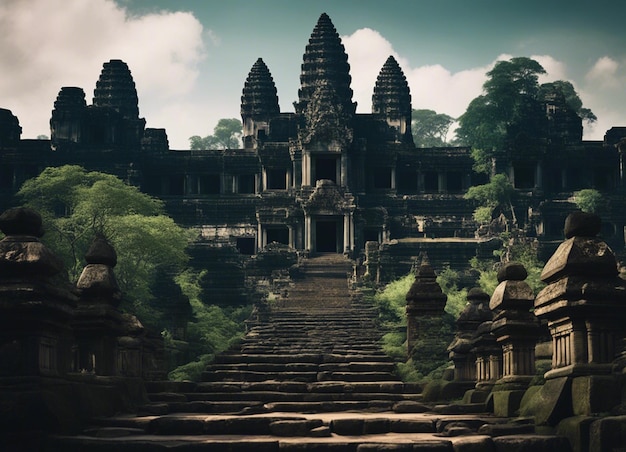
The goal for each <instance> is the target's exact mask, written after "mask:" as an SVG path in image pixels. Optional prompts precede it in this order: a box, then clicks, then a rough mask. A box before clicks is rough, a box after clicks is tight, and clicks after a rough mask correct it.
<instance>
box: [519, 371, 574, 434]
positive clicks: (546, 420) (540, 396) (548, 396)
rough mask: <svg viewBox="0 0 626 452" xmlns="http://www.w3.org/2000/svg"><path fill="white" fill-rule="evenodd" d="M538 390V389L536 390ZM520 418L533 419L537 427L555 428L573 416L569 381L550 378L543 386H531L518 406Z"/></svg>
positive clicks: (565, 378) (563, 378) (564, 378)
mask: <svg viewBox="0 0 626 452" xmlns="http://www.w3.org/2000/svg"><path fill="white" fill-rule="evenodd" d="M537 388H539V389H537ZM519 414H520V416H524V417H530V416H532V417H534V418H535V424H537V425H546V424H547V425H551V426H555V425H557V424H558V423H559V421H560V420H561V419H564V418H566V417H570V416H572V415H573V411H572V393H571V379H569V378H567V377H560V378H552V379H550V380H547V381H546V382H545V384H544V385H543V386H540V387H537V386H531V387H530V388H528V390H527V391H526V394H525V395H524V397H523V398H522V402H521V404H520V411H519Z"/></svg>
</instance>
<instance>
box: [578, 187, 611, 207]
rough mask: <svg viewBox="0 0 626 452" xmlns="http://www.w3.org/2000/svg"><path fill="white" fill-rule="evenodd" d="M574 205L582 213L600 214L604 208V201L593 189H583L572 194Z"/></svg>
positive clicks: (600, 194)
mask: <svg viewBox="0 0 626 452" xmlns="http://www.w3.org/2000/svg"><path fill="white" fill-rule="evenodd" d="M574 204H576V207H578V208H579V209H580V210H582V211H583V212H588V213H600V212H601V211H602V210H603V209H604V208H606V200H605V199H604V196H602V193H600V192H599V191H598V190H595V189H593V188H585V189H584V190H580V191H577V192H575V193H574Z"/></svg>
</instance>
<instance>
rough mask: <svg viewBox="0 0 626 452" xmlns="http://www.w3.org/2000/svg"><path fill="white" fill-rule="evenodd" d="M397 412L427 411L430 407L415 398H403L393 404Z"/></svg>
mask: <svg viewBox="0 0 626 452" xmlns="http://www.w3.org/2000/svg"><path fill="white" fill-rule="evenodd" d="M393 411H394V412H396V413H425V412H427V411H430V407H429V406H427V405H424V404H423V403H420V402H415V401H413V400H402V401H400V402H398V403H396V404H395V405H394V406H393Z"/></svg>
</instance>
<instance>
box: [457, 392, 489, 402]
mask: <svg viewBox="0 0 626 452" xmlns="http://www.w3.org/2000/svg"><path fill="white" fill-rule="evenodd" d="M488 396H489V392H487V391H480V390H478V389H470V390H469V391H466V392H465V394H463V403H485V401H486V400H487V397H488Z"/></svg>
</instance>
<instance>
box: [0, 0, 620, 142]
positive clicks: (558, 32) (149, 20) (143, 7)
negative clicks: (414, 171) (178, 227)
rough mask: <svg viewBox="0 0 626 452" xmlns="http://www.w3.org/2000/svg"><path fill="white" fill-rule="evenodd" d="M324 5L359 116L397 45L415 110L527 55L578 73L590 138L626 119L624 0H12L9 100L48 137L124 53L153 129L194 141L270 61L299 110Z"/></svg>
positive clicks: (0, 11) (476, 88) (554, 73)
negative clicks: (64, 96)
mask: <svg viewBox="0 0 626 452" xmlns="http://www.w3.org/2000/svg"><path fill="white" fill-rule="evenodd" d="M324 12H325V13H327V14H328V15H329V16H330V18H331V20H332V22H333V24H334V25H335V28H336V29H337V31H338V33H339V35H340V36H341V39H342V42H343V44H344V46H345V48H346V52H347V54H348V61H349V63H350V66H351V70H350V73H351V76H352V89H353V91H354V96H353V100H354V101H356V102H357V103H358V106H357V112H359V113H369V112H370V111H371V98H372V93H373V89H374V84H375V82H376V77H377V75H378V73H379V71H380V69H381V68H382V66H383V64H384V62H385V60H386V59H387V57H388V56H389V55H393V56H394V57H395V58H396V60H398V62H399V64H400V66H401V68H402V70H403V71H404V74H405V75H406V77H407V81H408V83H409V88H410V90H411V95H412V104H413V108H415V109H422V108H426V109H431V110H435V111H436V112H437V113H445V114H448V115H450V116H452V117H455V118H456V117H458V116H460V115H461V114H463V112H464V111H465V109H466V108H467V105H468V104H469V102H470V101H471V100H472V99H474V98H475V97H476V96H478V95H480V94H481V93H482V85H483V83H484V82H485V80H486V73H487V72H488V71H489V70H490V69H491V68H492V67H493V65H494V64H495V62H496V61H498V60H507V59H509V58H511V57H517V56H523V57H531V58H534V59H535V60H537V61H538V62H539V63H541V64H542V66H543V67H544V68H545V69H546V71H547V74H546V75H545V76H542V77H541V78H540V82H542V83H543V82H548V81H553V80H568V81H570V82H572V84H573V85H574V87H575V89H576V91H577V92H578V94H579V96H580V98H581V99H582V101H583V105H584V106H585V107H587V108H590V109H591V110H592V111H593V112H594V113H595V114H596V116H597V117H598V121H597V122H596V123H595V124H592V125H588V126H585V130H584V139H586V140H601V139H602V138H603V136H604V133H605V131H606V130H608V129H609V128H610V127H612V126H626V27H625V26H624V25H623V17H624V13H626V3H625V4H622V2H619V1H615V0H593V1H592V0H587V1H581V0H542V1H538V0H523V1H519V0H507V1H503V0H472V1H468V0H385V1H381V0H316V1H310V0H228V1H226V0H1V1H0V70H1V72H0V108H7V109H10V110H11V111H12V112H13V114H15V115H16V116H18V118H19V121H20V125H21V126H22V129H23V131H22V138H35V137H37V136H38V135H48V136H49V135H50V128H49V120H50V115H51V111H52V109H53V105H54V100H55V99H56V96H57V94H58V92H59V90H60V89H61V87H64V86H79V87H81V88H83V89H84V90H85V93H86V99H87V103H88V104H91V103H92V100H93V90H94V88H95V84H96V81H97V80H98V77H99V76H100V72H101V70H102V64H103V63H104V62H106V61H109V60H111V59H122V60H124V61H125V62H126V63H127V64H128V66H129V68H130V70H131V72H132V75H133V79H134V81H135V84H136V86H137V92H138V96H139V112H140V116H141V117H143V118H145V119H146V122H147V127H155V128H165V129H166V130H167V134H168V137H169V142H170V148H171V149H188V147H189V140H188V139H189V137H191V136H193V135H201V136H206V135H210V134H212V133H213V129H214V127H215V125H216V124H217V121H218V120H219V119H220V118H240V112H239V110H240V103H241V92H242V89H243V85H244V82H245V80H246V77H247V76H248V73H249V71H250V69H251V68H252V65H253V64H254V62H255V61H256V60H257V58H259V57H260V58H263V61H264V62H265V64H266V65H267V66H268V68H269V70H270V72H271V74H272V76H273V78H274V81H275V83H276V87H277V90H278V98H279V104H280V107H281V111H283V112H292V111H294V109H293V102H294V101H296V100H297V96H298V88H299V85H300V81H299V77H300V65H301V64H302V55H303V53H304V51H305V46H306V45H307V43H308V40H309V37H310V35H311V32H312V31H313V28H314V27H315V24H316V23H317V20H318V18H319V16H320V15H321V14H322V13H324ZM448 138H452V136H449V137H448Z"/></svg>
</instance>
